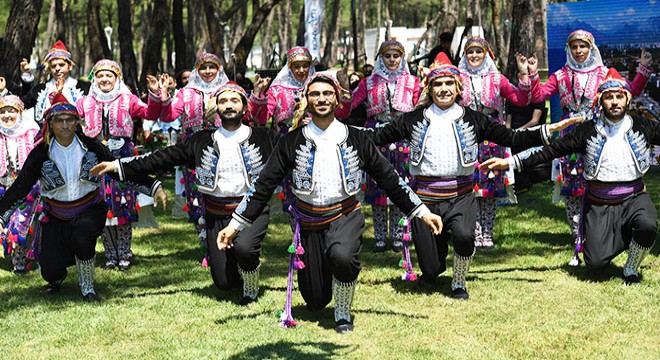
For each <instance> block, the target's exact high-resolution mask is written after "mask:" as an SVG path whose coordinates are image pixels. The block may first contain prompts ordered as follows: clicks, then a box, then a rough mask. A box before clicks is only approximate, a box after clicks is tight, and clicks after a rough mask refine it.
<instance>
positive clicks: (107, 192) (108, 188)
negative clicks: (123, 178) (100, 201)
mask: <svg viewBox="0 0 660 360" xmlns="http://www.w3.org/2000/svg"><path fill="white" fill-rule="evenodd" d="M105 194H106V195H110V194H112V189H110V186H106V187H105Z"/></svg>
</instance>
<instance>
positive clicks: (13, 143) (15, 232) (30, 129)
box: [0, 96, 40, 272]
mask: <svg viewBox="0 0 660 360" xmlns="http://www.w3.org/2000/svg"><path fill="white" fill-rule="evenodd" d="M11 99H15V100H17V101H16V104H18V102H20V100H18V98H17V97H15V96H8V97H6V98H4V99H3V101H2V103H1V104H0V108H2V107H4V105H6V102H7V101H9V100H11ZM21 105H22V104H21ZM21 110H22V107H21ZM38 133H39V126H38V125H37V123H35V122H34V121H33V120H31V119H24V118H23V117H22V115H21V113H20V112H19V114H18V119H17V121H16V124H15V125H14V126H12V127H11V128H6V127H4V126H2V125H0V196H2V195H4V193H5V191H6V190H7V189H8V188H9V187H10V186H11V185H12V184H13V183H14V180H16V177H17V176H18V173H19V172H20V170H21V168H22V167H23V163H24V162H25V159H27V156H28V154H29V153H30V151H31V150H32V149H33V148H34V146H35V137H36V136H37V134H38ZM39 203H40V197H39V185H38V184H36V185H34V187H33V188H32V190H31V191H30V194H29V195H28V196H27V197H26V199H25V201H24V202H23V204H22V205H21V206H19V207H18V208H17V209H16V210H15V211H14V213H13V214H12V215H11V217H10V220H9V222H8V223H7V226H6V229H7V231H6V232H5V233H3V234H2V245H3V247H4V249H5V250H4V253H5V256H11V259H12V264H13V266H14V270H15V271H17V272H22V271H25V270H30V268H31V260H35V259H36V256H37V255H38V249H33V248H31V247H30V246H29V242H30V239H31V238H32V236H31V235H33V233H34V229H33V227H32V225H33V222H34V221H35V220H36V219H35V214H36V211H37V208H38V207H39ZM35 244H37V242H33V243H32V245H35Z"/></svg>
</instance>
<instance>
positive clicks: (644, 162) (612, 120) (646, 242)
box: [481, 68, 660, 285]
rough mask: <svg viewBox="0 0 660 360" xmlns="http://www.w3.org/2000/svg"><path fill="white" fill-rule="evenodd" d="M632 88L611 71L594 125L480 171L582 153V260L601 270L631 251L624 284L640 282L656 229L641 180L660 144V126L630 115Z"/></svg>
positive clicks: (489, 163) (652, 208) (522, 166)
mask: <svg viewBox="0 0 660 360" xmlns="http://www.w3.org/2000/svg"><path fill="white" fill-rule="evenodd" d="M630 99H631V94H630V86H629V85H628V83H627V82H626V81H625V80H624V79H623V78H621V76H620V75H619V73H618V72H617V71H616V70H615V69H614V68H611V69H610V70H609V72H608V74H607V76H606V78H605V80H604V81H603V82H602V84H601V85H600V86H599V88H598V95H597V98H596V104H594V105H595V106H596V107H597V113H599V115H598V116H597V117H596V119H595V121H589V122H588V123H585V124H581V125H580V126H578V127H576V128H575V129H573V130H571V131H570V132H569V133H568V134H567V135H566V136H565V137H563V138H560V139H557V140H555V141H553V142H552V143H551V144H550V145H548V146H547V147H545V148H543V150H541V151H539V152H536V153H534V154H532V155H530V156H529V157H527V158H523V157H521V156H518V155H514V156H512V157H510V158H509V159H498V158H494V159H490V160H488V161H486V162H484V163H483V164H481V167H483V168H489V169H506V168H509V167H511V168H513V169H515V170H518V171H522V170H523V169H525V168H529V167H532V166H534V165H536V164H540V163H543V162H546V161H549V160H552V159H554V158H557V157H560V156H564V155H566V154H572V153H581V154H583V155H582V156H583V158H584V171H580V173H581V174H582V176H584V178H585V180H586V181H587V184H588V190H587V194H586V197H585V200H584V210H583V216H582V217H581V218H582V219H583V223H582V224H581V229H582V230H583V232H584V236H585V243H584V260H585V263H586V265H587V268H588V269H589V270H591V271H592V272H598V271H599V270H602V269H603V268H604V267H606V266H607V265H609V264H610V262H611V261H612V259H614V258H615V257H616V256H618V255H619V254H621V253H622V252H623V251H624V250H625V249H628V260H627V261H626V264H625V266H624V267H623V282H624V284H626V285H631V284H636V283H639V282H640V281H641V277H640V275H639V267H640V265H641V263H642V260H643V259H644V257H645V256H646V255H647V254H648V253H649V252H650V251H651V248H652V247H653V245H654V243H655V236H656V233H657V231H658V225H657V213H656V209H655V206H654V205H653V201H652V200H651V197H650V195H649V193H648V192H646V187H645V185H644V182H643V180H642V178H643V176H644V174H645V173H646V172H647V171H648V169H649V167H650V165H651V151H650V146H651V144H653V145H660V124H659V123H658V122H656V121H651V120H648V119H646V118H644V117H637V116H635V117H633V116H630V115H629V114H627V111H628V106H629V104H630Z"/></svg>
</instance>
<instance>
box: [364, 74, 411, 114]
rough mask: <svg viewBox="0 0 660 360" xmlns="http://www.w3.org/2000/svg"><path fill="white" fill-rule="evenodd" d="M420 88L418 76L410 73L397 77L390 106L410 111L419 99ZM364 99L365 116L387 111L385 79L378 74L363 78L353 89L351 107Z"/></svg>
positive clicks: (397, 109) (398, 109)
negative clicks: (365, 102) (365, 103)
mask: <svg viewBox="0 0 660 360" xmlns="http://www.w3.org/2000/svg"><path fill="white" fill-rule="evenodd" d="M420 93H421V88H420V85H419V78H417V77H416V76H412V75H402V76H400V77H399V78H397V81H396V90H395V91H394V97H393V98H392V108H393V109H394V110H396V111H400V112H410V111H413V110H414V109H415V105H416V104H417V101H418V100H419V94H420ZM365 100H368V101H367V116H368V117H373V116H375V115H377V114H380V113H383V112H385V111H387V107H388V106H389V104H388V101H387V81H385V79H383V78H382V77H380V76H378V75H371V76H369V77H367V78H364V79H362V80H361V81H360V83H359V84H358V87H357V88H356V89H355V90H354V91H353V103H352V106H351V107H352V109H355V108H356V107H358V106H359V105H360V104H362V103H363V102H364V101H365Z"/></svg>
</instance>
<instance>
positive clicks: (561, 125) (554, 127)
mask: <svg viewBox="0 0 660 360" xmlns="http://www.w3.org/2000/svg"><path fill="white" fill-rule="evenodd" d="M583 121H584V116H578V117H574V118H569V119H564V120H562V121H559V122H556V123H554V124H550V125H548V130H549V131H550V132H557V131H562V130H564V129H566V128H567V127H569V126H571V125H573V124H577V123H581V122H583Z"/></svg>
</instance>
